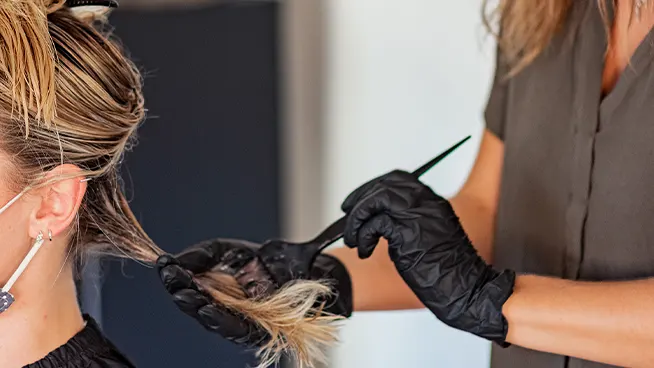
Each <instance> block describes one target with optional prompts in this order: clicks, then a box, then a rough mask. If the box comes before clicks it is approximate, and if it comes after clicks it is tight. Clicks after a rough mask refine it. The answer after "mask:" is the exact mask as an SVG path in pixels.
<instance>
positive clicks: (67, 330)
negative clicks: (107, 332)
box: [0, 267, 84, 368]
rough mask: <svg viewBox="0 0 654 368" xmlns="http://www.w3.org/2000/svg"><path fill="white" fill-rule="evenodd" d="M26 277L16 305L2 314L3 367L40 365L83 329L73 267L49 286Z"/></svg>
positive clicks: (0, 362)
mask: <svg viewBox="0 0 654 368" xmlns="http://www.w3.org/2000/svg"><path fill="white" fill-rule="evenodd" d="M25 276H26V278H25V280H22V281H23V282H22V283H21V284H20V288H17V289H16V295H15V296H16V301H15V302H14V304H13V305H12V306H11V308H9V309H8V310H7V311H5V312H4V313H2V314H0V367H8V368H13V367H23V366H24V365H26V364H29V363H33V362H35V361H38V360H40V359H42V358H43V357H45V356H46V355H48V353H50V352H51V351H53V350H55V349H57V348H58V347H59V346H61V345H64V344H65V343H66V342H67V341H68V340H69V339H70V338H71V337H73V336H74V335H75V334H76V333H77V332H79V331H80V330H81V329H82V328H83V327H84V320H83V318H82V314H81V312H80V309H79V305H78V303H77V293H76V289H75V283H74V281H73V276H72V270H70V267H66V268H65V269H64V270H63V271H62V272H61V274H60V275H59V277H55V278H51V279H49V280H52V281H50V283H47V282H46V283H43V282H40V283H36V284H35V283H33V282H30V281H32V280H29V278H28V277H27V275H25ZM41 276H43V275H41ZM39 279H40V280H43V279H44V278H43V277H39ZM55 279H56V281H54V280H55ZM35 281H36V280H35ZM52 282H54V284H52ZM17 285H18V284H17Z"/></svg>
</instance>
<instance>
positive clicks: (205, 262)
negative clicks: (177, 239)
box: [157, 239, 352, 346]
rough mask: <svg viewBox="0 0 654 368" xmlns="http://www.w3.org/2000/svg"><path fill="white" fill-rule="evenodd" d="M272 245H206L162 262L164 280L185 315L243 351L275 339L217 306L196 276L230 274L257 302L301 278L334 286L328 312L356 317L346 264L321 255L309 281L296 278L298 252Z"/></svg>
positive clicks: (233, 242)
mask: <svg viewBox="0 0 654 368" xmlns="http://www.w3.org/2000/svg"><path fill="white" fill-rule="evenodd" d="M267 244H269V245H270V246H267V245H266V244H264V246H260V245H258V244H254V243H250V242H247V241H242V240H231V239H213V240H208V241H204V242H202V243H199V244H196V245H194V246H191V247H189V248H188V249H186V250H185V251H184V252H182V253H181V254H179V255H177V256H171V255H164V256H161V257H159V259H158V261H157V266H158V268H159V275H160V277H161V280H162V282H163V284H164V286H165V287H166V290H167V291H168V292H169V293H170V294H171V295H172V297H173V301H174V302H175V304H176V305H177V306H178V307H179V309H181V310H182V311H183V312H184V313H186V314H188V315H190V316H191V317H193V318H195V319H196V320H197V321H198V322H199V323H200V324H201V325H202V326H204V327H205V328H207V329H208V330H210V331H213V332H217V333H219V334H220V335H222V336H223V337H225V338H226V339H228V340H230V341H233V342H235V343H238V344H242V345H248V346H260V345H262V344H263V343H265V342H266V341H267V339H268V338H269V336H268V334H267V333H266V331H265V330H263V329H262V328H260V327H259V326H258V325H256V324H255V323H253V322H250V321H248V320H247V319H245V318H244V317H243V316H240V315H237V314H235V313H233V312H230V311H227V310H225V309H224V308H222V307H220V306H219V305H217V304H216V303H214V302H213V299H212V298H211V297H210V296H208V295H207V294H206V293H205V292H203V291H202V290H201V288H200V287H199V286H198V285H197V284H196V283H195V282H194V281H193V279H192V275H193V274H202V273H205V272H208V271H210V270H213V271H218V272H224V273H226V274H228V275H230V276H232V277H234V278H235V279H236V281H237V282H238V283H239V284H240V285H241V286H242V287H243V291H244V292H245V293H246V295H248V296H249V297H252V298H258V297H261V296H266V295H270V294H272V293H273V292H274V291H275V290H277V289H278V288H280V287H282V286H283V285H284V284H286V283H287V282H290V281H293V280H295V279H298V278H308V279H312V280H317V279H327V280H331V281H332V288H333V289H334V293H335V294H334V296H333V297H331V298H330V300H326V301H322V302H324V303H325V305H326V306H325V308H324V309H323V310H324V311H325V312H327V313H331V314H336V315H342V316H346V317H349V315H350V314H351V313H352V287H351V282H350V277H349V274H348V272H347V270H346V269H345V267H344V266H343V264H342V263H341V262H340V261H338V260H337V259H336V258H334V257H331V256H328V255H319V256H318V257H317V258H316V259H315V261H314V263H313V265H312V266H310V267H308V268H309V270H308V272H307V273H306V275H297V276H295V277H293V276H294V275H293V273H292V272H290V271H288V270H292V269H295V268H296V267H297V262H294V258H293V257H292V252H291V254H289V253H288V252H287V253H286V254H278V253H277V254H273V250H276V249H278V247H279V246H280V245H283V244H287V243H283V242H279V241H275V242H269V243H267ZM290 248H291V249H295V248H294V247H292V246H291V247H290ZM264 260H265V261H264ZM303 276H304V277H303Z"/></svg>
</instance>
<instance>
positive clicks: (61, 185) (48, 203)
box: [29, 164, 87, 238]
mask: <svg viewBox="0 0 654 368" xmlns="http://www.w3.org/2000/svg"><path fill="white" fill-rule="evenodd" d="M62 176H63V177H68V178H67V179H63V180H55V181H54V182H52V183H51V184H49V185H47V186H45V187H43V188H39V189H38V191H37V192H35V193H34V195H36V196H38V197H39V198H40V202H39V203H38V204H37V206H36V207H35V209H34V211H33V212H32V214H31V215H30V228H29V233H30V234H29V235H30V237H32V238H35V237H36V236H37V235H38V234H39V232H42V233H43V235H44V236H48V235H49V232H50V233H51V234H52V236H56V235H58V234H60V233H61V232H63V231H64V230H66V229H67V228H68V227H69V226H70V225H71V223H72V222H73V220H74V219H75V218H76V217H77V212H78V211H79V207H80V205H81V204H82V199H83V198H84V194H86V186H87V183H86V181H84V180H83V179H84V178H83V177H82V170H81V169H80V168H79V167H77V166H75V165H68V164H66V165H60V166H57V167H56V168H54V169H53V170H52V171H50V172H49V173H48V174H47V177H46V180H48V179H55V178H58V177H62Z"/></svg>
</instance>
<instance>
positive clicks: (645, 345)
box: [502, 276, 654, 367]
mask: <svg viewBox="0 0 654 368" xmlns="http://www.w3.org/2000/svg"><path fill="white" fill-rule="evenodd" d="M653 305H654V280H641V281H624V282H576V281H567V280H560V279H552V278H546V277H540V276H518V277H517V279H516V283H515V288H514V292H513V295H512V296H511V297H510V298H509V299H508V300H507V302H506V303H505V304H504V307H503V308H502V312H503V314H504V315H505V317H506V319H507V321H508V326H509V332H508V335H507V341H509V342H511V343H513V344H515V345H520V346H523V347H526V348H530V349H535V350H540V351H545V352H550V353H555V354H559V355H567V356H574V357H579V358H582V359H586V360H592V361H598V362H602V363H606V364H611V365H617V366H625V367H653V366H654V349H652V346H654V308H653V307H652V306H653Z"/></svg>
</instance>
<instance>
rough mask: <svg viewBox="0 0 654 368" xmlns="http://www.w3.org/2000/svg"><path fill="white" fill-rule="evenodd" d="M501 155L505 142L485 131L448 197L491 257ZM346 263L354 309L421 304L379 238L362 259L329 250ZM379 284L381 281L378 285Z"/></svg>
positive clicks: (340, 250) (341, 250)
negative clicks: (459, 184)
mask: <svg viewBox="0 0 654 368" xmlns="http://www.w3.org/2000/svg"><path fill="white" fill-rule="evenodd" d="M503 159H504V145H503V143H502V141H501V140H499V139H498V138H497V137H495V136H494V135H493V134H492V133H490V132H488V131H486V132H485V133H484V137H483V138H482V142H481V146H480V148H479V154H478V155H477V159H476V161H475V164H474V166H473V169H472V171H471V172H470V176H469V177H468V179H467V181H466V183H465V184H464V185H463V187H462V188H461V190H460V191H459V193H458V194H457V195H456V196H454V198H452V199H451V200H450V202H451V203H452V206H453V207H454V210H455V211H456V213H457V215H458V216H459V218H460V219H461V222H462V224H463V227H464V228H465V231H466V232H467V233H468V235H469V236H470V238H471V239H472V241H473V243H474V244H475V247H476V248H477V251H478V252H479V254H480V255H481V256H482V257H483V258H484V259H485V260H487V261H490V258H491V253H492V241H493V235H494V231H493V230H494V218H495V212H496V208H497V199H498V194H499V187H500V175H501V171H502V162H503ZM330 253H331V254H332V255H334V256H336V257H337V258H339V259H340V260H341V261H342V262H343V263H344V264H345V266H346V267H347V269H348V271H349V272H350V276H351V277H352V285H353V297H354V309H355V310H359V311H361V310H396V309H417V308H424V306H423V304H422V303H421V302H420V300H418V298H417V297H416V296H415V294H414V293H413V292H412V291H411V289H410V288H409V287H408V286H407V285H406V283H405V282H404V281H403V280H402V278H401V277H400V276H399V275H398V273H397V270H396V268H395V265H394V264H393V262H392V261H391V260H390V258H389V256H388V244H387V243H386V241H385V240H382V241H381V242H380V244H379V245H378V247H377V250H376V251H375V252H374V253H373V255H372V256H371V257H370V258H368V259H366V260H361V259H359V257H358V256H357V252H356V250H352V249H349V248H337V249H334V250H333V251H331V252H330ZM379 285H384V287H383V288H379Z"/></svg>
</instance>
